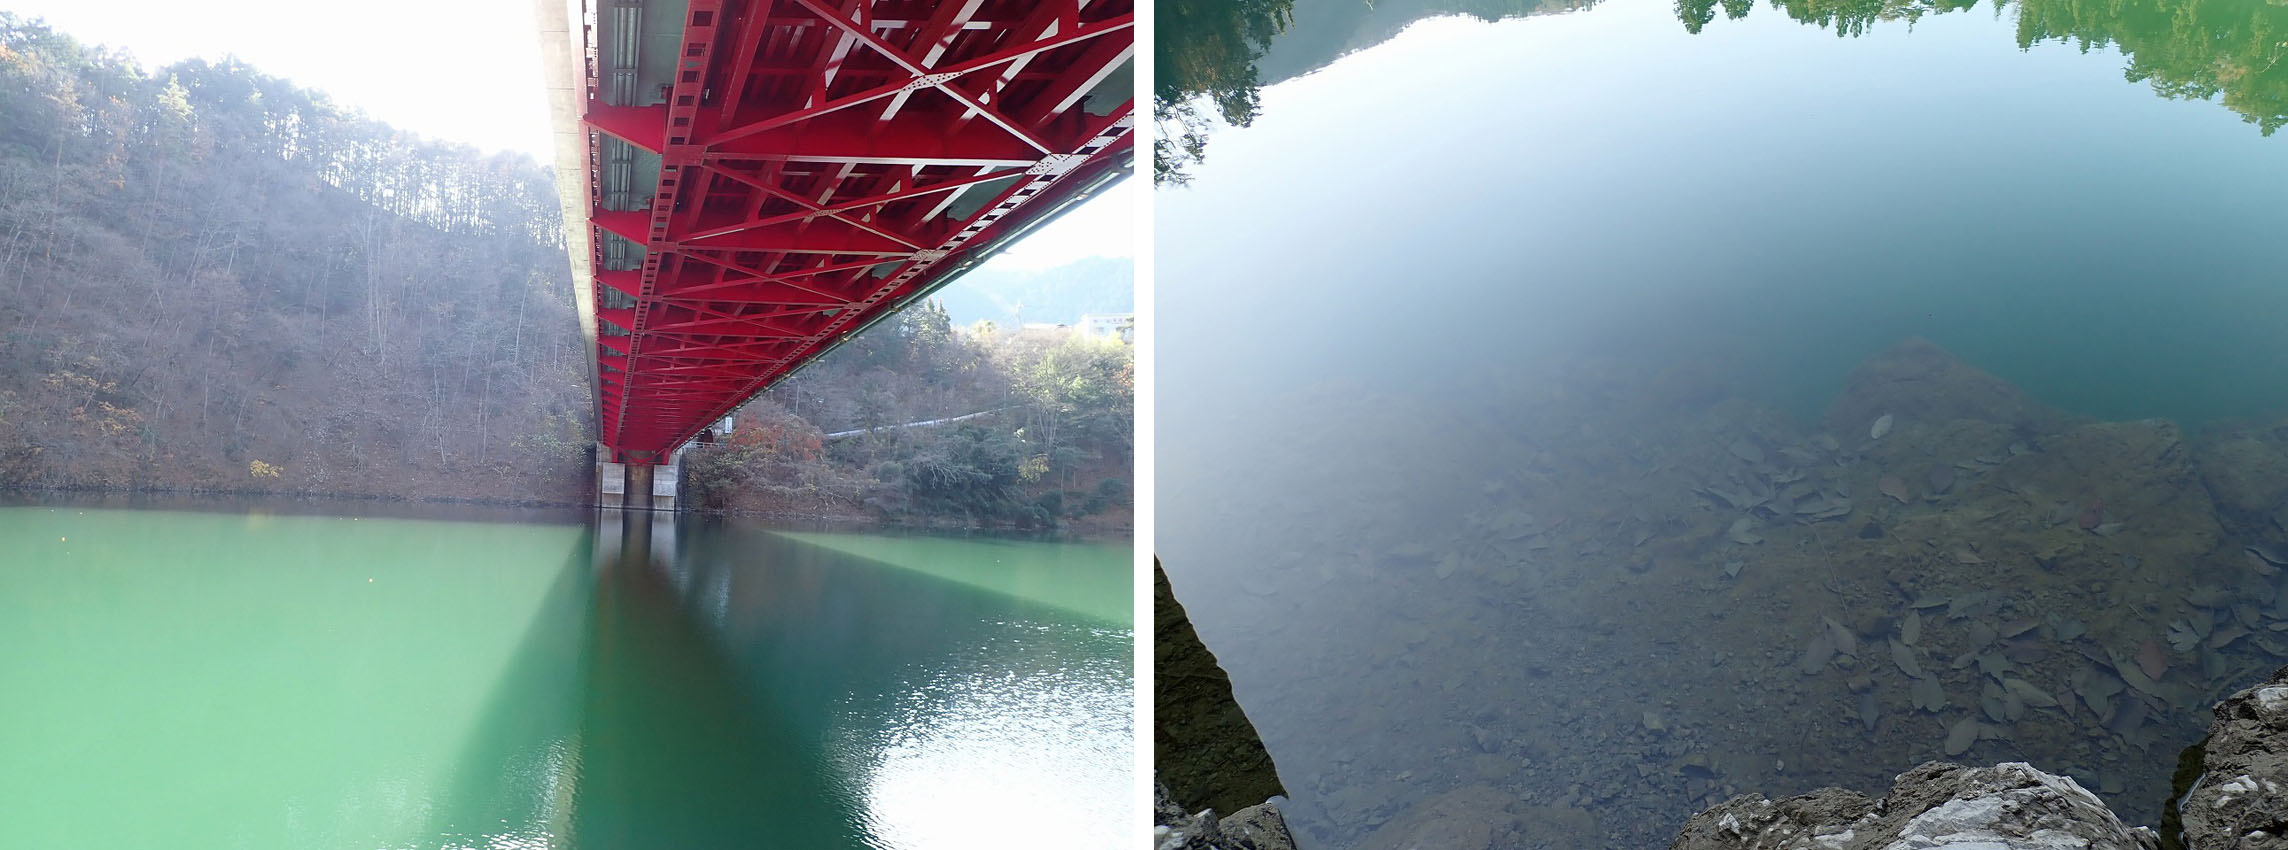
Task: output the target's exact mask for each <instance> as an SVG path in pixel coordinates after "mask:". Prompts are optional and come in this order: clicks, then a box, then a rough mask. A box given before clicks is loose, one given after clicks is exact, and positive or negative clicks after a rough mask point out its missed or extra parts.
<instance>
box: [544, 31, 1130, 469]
mask: <svg viewBox="0 0 2288 850" xmlns="http://www.w3.org/2000/svg"><path fill="white" fill-rule="evenodd" d="M578 8H579V9H580V10H581V11H582V12H584V14H583V16H582V18H583V20H581V22H580V24H579V25H577V26H574V27H570V29H573V30H575V31H576V32H575V33H570V35H576V37H577V38H578V41H577V42H576V44H578V45H580V46H581V47H582V48H583V50H584V52H585V54H586V55H585V63H584V65H585V67H584V69H582V72H581V74H582V76H584V80H581V81H576V82H577V83H578V84H580V85H581V87H582V88H584V91H582V92H577V93H576V94H575V95H574V96H575V97H577V98H578V99H579V100H581V101H584V102H580V103H577V104H576V107H577V108H578V110H579V114H580V121H579V124H580V126H579V128H578V132H577V137H576V138H575V139H574V141H573V142H572V143H570V144H562V145H560V148H561V149H562V150H564V151H569V152H572V153H569V154H567V155H565V156H560V160H562V159H564V158H566V157H567V156H568V157H571V158H573V159H574V160H575V161H581V162H582V165H583V168H582V170H584V171H585V174H581V175H577V176H579V177H582V178H584V179H585V181H586V185H587V198H586V210H585V212H586V220H587V223H588V225H589V226H588V228H587V229H586V232H584V233H577V234H576V235H577V236H585V237H587V238H585V239H579V238H575V239H574V240H573V246H574V250H575V251H576V252H581V251H584V252H586V253H587V254H588V256H586V257H584V258H581V257H576V258H575V259H576V260H578V259H586V260H588V262H586V263H580V262H575V263H574V268H575V270H576V271H578V272H580V273H581V274H582V275H583V276H586V277H588V278H589V279H588V280H584V281H581V282H582V283H583V284H585V285H584V286H583V287H582V290H583V294H582V297H583V298H586V299H591V300H592V311H584V312H590V316H589V318H590V324H591V329H592V330H593V332H594V333H595V335H596V336H595V340H596V394H597V402H598V404H597V421H598V425H599V429H600V432H601V439H602V442H603V443H604V445H605V446H607V447H609V448H610V449H611V450H612V457H611V458H610V459H611V460H615V461H625V462H637V463H648V462H652V461H654V460H657V459H663V458H664V457H665V456H666V454H667V453H668V452H670V451H672V450H673V449H674V448H675V447H676V446H678V445H680V444H682V443H683V441H685V440H687V439H689V438H690V437H691V436H692V435H693V434H695V433H697V432H698V431H699V430H700V429H701V428H703V427H705V426H706V425H707V424H708V423H710V422H713V421H714V420H716V419H718V418H721V417H722V416H723V415H725V414H726V413H729V412H730V411H731V410H732V409H733V408H735V407H737V406H738V405H739V404H741V403H743V402H744V401H746V400H747V399H748V398H750V397H751V396H753V395H754V394H755V393H757V392H759V391H761V390H762V389H764V388H766V387H768V386H770V385H771V383H772V382H774V381H776V380H778V379H780V378H782V377H784V376H786V375H788V374H790V373H791V372H792V371H793V370H795V369H797V368H799V367H800V366H802V365H803V364H804V363H806V362H808V361H809V360H810V359H811V358H814V357H816V356H818V355H819V354H821V353H823V352H824V351H826V350H827V349H828V348H831V347H832V346H833V345H835V344H836V343H837V342H838V341H840V340H841V339H843V338H844V337H845V336H847V335H849V334H851V333H854V332H856V331H858V330H860V329H862V328H864V327H866V326H867V324H869V323H870V322H872V321H874V320H876V319H878V318H881V317H882V316H885V315H887V314H889V313H891V312H894V311H895V310H896V309H897V308H899V307H901V306H903V305H904V304H905V303H906V302H908V301H910V300H912V299H914V298H916V297H918V296H920V295H923V294H926V293H928V292H929V291H931V290H933V289H935V288H936V287H937V286H939V285H942V284H943V283H945V282H946V281H948V280H950V279H951V278H952V277H953V276H956V275H958V274H960V272H961V271H963V270H965V269H966V268H968V267H969V266H970V265H973V264H974V263H976V262H977V261H979V260H981V259H982V258H983V256H984V255H986V254H988V253H990V252H991V251H992V250H995V248H996V247H997V246H998V245H999V244H1000V243H1002V242H1004V241H1005V240H1007V239H1008V238H1010V237H1013V236H1015V235H1017V234H1020V233H1022V232H1023V231H1024V229H1025V228H1026V227H1028V226H1029V225H1031V224H1033V223H1036V222H1038V221H1040V220H1042V219H1044V218H1045V217H1046V216H1049V215H1053V214H1054V213H1055V212H1056V211H1058V210H1060V209H1061V208H1063V207H1065V206H1067V205H1068V204H1070V203H1075V202H1077V201H1079V200H1081V199H1082V198H1085V197H1086V196H1087V195H1089V194H1090V193H1092V192H1094V191H1095V190H1096V189H1097V188H1098V187H1100V186H1101V185H1103V184H1104V183H1106V182H1109V181H1110V180H1112V179H1117V178H1118V177H1120V176H1122V175H1124V174H1126V173H1127V172H1128V171H1129V170H1131V169H1132V168H1133V160H1134V137H1133V135H1132V132H1131V131H1132V128H1133V126H1134V112H1133V110H1134V99H1133V95H1132V93H1131V92H1132V84H1131V81H1130V76H1131V73H1132V71H1131V68H1132V65H1131V58H1132V54H1133V52H1134V39H1133V22H1134V2H1133V0H1059V1H1058V2H1040V0H950V1H949V2H934V0H924V2H910V1H909V2H896V0H873V2H869V0H842V2H836V0H752V2H740V0H690V2H689V3H688V5H684V4H681V3H671V2H656V1H654V0H585V2H584V3H583V4H582V5H581V6H579V7H578ZM545 26H546V24H545V22H544V27H545ZM562 164H563V163H562V162H561V161H560V165H562ZM571 202H572V201H570V200H569V199H568V204H569V203H571ZM583 266H585V268H582V267H583Z"/></svg>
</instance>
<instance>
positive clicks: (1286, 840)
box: [1152, 782, 1295, 850]
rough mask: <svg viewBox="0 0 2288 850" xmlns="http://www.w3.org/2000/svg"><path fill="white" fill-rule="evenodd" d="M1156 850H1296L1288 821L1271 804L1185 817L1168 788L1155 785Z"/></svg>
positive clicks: (1154, 832) (1154, 833)
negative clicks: (1228, 812) (1227, 812)
mask: <svg viewBox="0 0 2288 850" xmlns="http://www.w3.org/2000/svg"><path fill="white" fill-rule="evenodd" d="M1152 812H1153V817H1152V823H1153V828H1152V848H1153V850H1294V848H1295V837H1294V836H1293V835H1291V834H1289V833H1288V832H1287V819H1286V818H1285V817H1283V816H1281V815H1280V814H1279V808H1278V807H1277V806H1274V805H1272V804H1270V803H1258V804H1256V805H1253V806H1249V807H1247V808H1244V809H1240V810H1239V811H1236V812H1233V813H1231V815H1230V816H1228V817H1217V816H1216V813H1215V810H1214V809H1208V810H1204V811H1200V812H1196V813H1192V814H1185V812H1184V809H1183V807H1182V806H1179V805H1177V804H1176V802H1175V801H1174V800H1172V799H1170V798H1169V797H1168V786H1166V785H1164V784H1161V783H1159V782H1154V783H1152Z"/></svg>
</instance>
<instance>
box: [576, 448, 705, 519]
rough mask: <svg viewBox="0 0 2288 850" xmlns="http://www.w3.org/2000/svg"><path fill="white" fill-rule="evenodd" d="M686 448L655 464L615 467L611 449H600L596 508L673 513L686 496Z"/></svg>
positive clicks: (598, 450) (633, 464)
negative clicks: (684, 482)
mask: <svg viewBox="0 0 2288 850" xmlns="http://www.w3.org/2000/svg"><path fill="white" fill-rule="evenodd" d="M688 448H690V447H689V446H685V447H683V448H679V449H676V450H675V453H674V454H671V455H668V456H667V458H666V459H664V460H660V461H658V462H654V463H634V462H631V463H613V462H611V461H607V460H604V458H607V457H611V455H612V453H611V450H610V449H607V448H604V447H603V446H601V445H599V446H597V449H596V456H597V460H596V505H597V506H598V507H604V508H626V509H628V510H637V511H673V510H675V509H676V507H677V504H676V503H677V502H678V501H679V500H678V497H679V496H681V495H682V485H683V476H682V474H681V473H682V470H683V453H684V451H685V450H686V449H688Z"/></svg>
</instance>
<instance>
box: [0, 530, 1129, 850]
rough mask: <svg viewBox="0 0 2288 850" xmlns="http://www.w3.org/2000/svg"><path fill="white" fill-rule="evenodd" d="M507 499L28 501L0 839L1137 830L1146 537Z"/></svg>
mask: <svg viewBox="0 0 2288 850" xmlns="http://www.w3.org/2000/svg"><path fill="white" fill-rule="evenodd" d="M500 519H501V520H502V521H491V522H448V521H436V520H412V519H391V518H382V517H372V516H366V517H356V518H351V517H332V516H285V515H274V514H270V513H266V512H252V513H243V512H242V513H191V512H170V511H156V510H118V509H94V508H80V507H63V506H17V507H0V541H5V546H6V552H7V555H6V558H5V560H4V561H0V646H5V647H7V650H6V651H5V652H4V653H0V693H5V694H7V695H8V696H7V698H6V699H5V700H0V729H6V730H8V734H6V735H5V736H0V764H5V765H7V769H6V770H4V771H0V801H5V802H0V846H7V847H60V846H88V847H98V846H100V847H138V846H150V847H157V846H173V847H239V848H281V850H283V849H284V848H294V850H308V849H309V848H446V847H452V848H462V847H472V848H473V847H489V848H498V847H629V848H635V847H757V846H786V847H806V848H807V847H819V848H834V847H849V848H884V849H885V850H888V849H889V848H896V850H907V848H913V850H922V849H923V848H973V847H995V846H1003V845H1002V843H1001V842H1003V841H1005V839H1006V829H1007V823H1008V821H1007V819H1006V818H1005V817H991V816H981V813H990V812H1010V811H1021V812H1023V813H1024V817H1025V818H1026V819H1028V820H1029V821H1032V822H1034V823H1036V825H1038V826H1039V827H1040V828H1042V829H1047V830H1054V831H1056V832H1057V833H1058V834H1062V835H1069V836H1072V837H1073V841H1074V842H1075V843H1074V844H1073V846H1082V847H1112V846H1116V845H1118V844H1120V842H1121V837H1122V836H1123V835H1124V834H1125V833H1126V832H1127V831H1128V824H1129V821H1130V819H1131V813H1130V808H1131V805H1130V799H1131V797H1130V790H1129V789H1130V787H1131V782H1132V780H1131V776H1132V774H1131V772H1130V771H1131V770H1132V767H1131V765H1132V764H1133V759H1134V752H1133V744H1132V740H1131V737H1132V732H1131V725H1130V724H1131V719H1130V718H1131V705H1132V699H1133V697H1132V692H1133V684H1132V683H1133V677H1132V671H1131V669H1130V668H1131V660H1130V659H1131V651H1132V650H1131V646H1132V640H1131V630H1130V627H1129V620H1130V612H1129V605H1130V602H1129V599H1130V595H1129V594H1130V593H1131V590H1130V587H1131V585H1130V576H1131V567H1130V556H1129V551H1130V550H1129V549H1128V548H1127V547H1125V546H1115V545H1102V544H1057V543H1038V542H1017V541H1000V540H951V539H937V538H919V537H899V538H889V537H876V536H867V535H856V534H833V533H778V532H776V531H773V530H770V529H767V528H764V527H761V526H758V525H752V524H749V523H745V522H739V521H729V522H726V521H720V520H717V521H698V520H692V519H688V518H686V519H684V520H683V521H682V524H681V527H680V529H676V528H672V527H670V526H665V525H663V526H661V527H659V528H658V529H657V530H656V531H655V533H654V538H653V539H654V543H653V551H654V555H653V557H650V558H643V557H636V558H631V559H623V558H622V557H621V556H620V547H619V543H618V540H619V529H618V528H617V527H616V525H611V524H607V525H605V526H603V527H602V528H601V534H600V535H599V529H597V528H595V527H592V526H590V525H588V524H586V523H584V522H580V521H578V519H577V518H575V520H574V521H571V522H565V521H563V518H562V517H551V516H544V515H529V516H525V515H504V516H502V517H500ZM669 538H672V539H673V544H672V545H670V544H669V543H668V542H667V540H668V539H669ZM599 539H600V541H601V542H599ZM599 552H601V554H599Z"/></svg>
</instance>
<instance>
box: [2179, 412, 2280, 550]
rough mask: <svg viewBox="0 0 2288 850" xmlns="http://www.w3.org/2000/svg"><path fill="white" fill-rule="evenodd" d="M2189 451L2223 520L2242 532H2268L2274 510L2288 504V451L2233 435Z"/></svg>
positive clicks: (2207, 442) (2248, 437) (2251, 438)
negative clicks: (2196, 459)
mask: <svg viewBox="0 0 2288 850" xmlns="http://www.w3.org/2000/svg"><path fill="white" fill-rule="evenodd" d="M2193 453H2194V455H2195V457H2197V458H2198V459H2199V461H2200V467H2201V482H2202V483H2203V484H2206V485H2208V490H2209V495H2210V496H2211V497H2213V498H2214V499H2215V500H2216V506H2217V510H2218V512H2219V513H2220V514H2222V515H2223V517H2224V520H2225V523H2226V524H2227V525H2230V526H2232V528H2233V530H2234V531H2237V532H2240V533H2242V534H2251V535H2254V534H2264V533H2266V532H2268V531H2270V530H2271V526H2272V524H2273V522H2272V517H2273V515H2274V513H2275V512H2277V511H2279V510H2280V509H2281V507H2283V506H2284V505H2288V452H2283V451H2282V450H2281V447H2280V446H2278V445H2275V444H2272V443H2267V442H2263V441H2261V440H2259V439H2257V438H2255V437H2252V436H2240V435H2235V436H2227V437H2223V438H2221V439H2214V440H2209V441H2205V442H2203V443H2202V444H2200V445H2198V446H2196V447H2195V448H2194V450H2193ZM2274 563H2278V562H2277V561H2275V562H2274Z"/></svg>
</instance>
